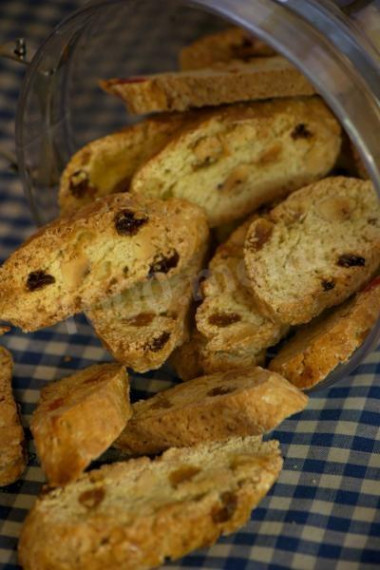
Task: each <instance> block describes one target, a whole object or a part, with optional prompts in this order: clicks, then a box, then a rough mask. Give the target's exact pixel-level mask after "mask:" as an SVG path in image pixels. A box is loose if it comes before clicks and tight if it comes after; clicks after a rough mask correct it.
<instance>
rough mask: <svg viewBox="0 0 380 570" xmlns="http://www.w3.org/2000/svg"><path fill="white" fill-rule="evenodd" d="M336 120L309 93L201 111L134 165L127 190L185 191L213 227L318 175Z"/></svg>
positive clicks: (328, 161) (327, 161) (330, 150)
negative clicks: (156, 150) (138, 165)
mask: <svg viewBox="0 0 380 570" xmlns="http://www.w3.org/2000/svg"><path fill="white" fill-rule="evenodd" d="M340 131H341V129H340V126H339V125H338V123H337V121H336V120H335V118H334V117H333V116H332V114H331V113H330V111H329V110H328V109H327V107H326V106H325V105H324V103H323V102H322V101H321V100H320V99H319V98H317V97H314V98H308V99H284V100H281V101H267V102H256V103H248V104H238V105H233V106H230V107H223V108H219V109H214V110H211V111H210V112H208V113H201V114H200V115H199V118H195V119H194V121H191V122H189V123H188V125H187V126H186V128H184V129H182V130H181V131H180V132H179V133H178V134H177V136H174V137H173V138H172V140H171V141H170V142H169V143H168V144H167V145H166V146H165V147H164V148H163V149H162V150H161V151H160V152H159V153H158V154H157V155H155V156H154V157H153V158H152V159H151V160H148V161H147V162H146V163H145V164H144V166H142V168H141V169H140V170H138V171H137V173H136V175H135V176H134V178H133V181H132V184H131V192H132V193H134V194H139V195H144V196H152V197H159V198H163V199H167V198H169V197H171V196H176V197H181V198H185V199H186V200H189V201H190V202H193V203H195V204H198V205H199V206H201V207H202V208H204V210H205V211H206V213H207V216H208V220H209V223H210V225H211V226H218V225H220V224H223V223H228V222H231V221H233V220H236V219H239V218H242V217H243V216H245V215H247V214H249V213H250V212H252V211H254V210H255V209H256V208H258V207H259V206H261V205H262V204H264V203H268V202H271V201H273V200H276V199H278V198H280V197H283V196H285V195H286V194H288V193H289V192H291V191H292V190H296V189H298V188H300V187H302V186H304V185H305V184H307V183H309V182H312V181H314V180H317V179H318V178H321V177H323V176H325V175H326V174H327V173H328V172H329V171H330V169H331V168H332V167H333V165H334V163H335V160H336V158H337V156H338V153H339V149H340V143H341V137H340Z"/></svg>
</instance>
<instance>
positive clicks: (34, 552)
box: [19, 437, 282, 570]
mask: <svg viewBox="0 0 380 570" xmlns="http://www.w3.org/2000/svg"><path fill="white" fill-rule="evenodd" d="M281 468H282V459H281V456H280V451H279V448H278V442H276V441H272V442H268V443H262V442H261V440H260V438H257V437H247V438H232V439H230V440H229V441H227V442H223V443H210V444H206V445H205V444H203V445H199V446H196V447H192V448H188V449H171V450H169V451H167V452H166V453H165V454H164V455H163V456H162V457H161V458H159V459H156V460H149V459H148V458H146V457H145V458H141V459H135V460H133V459H132V460H130V461H127V462H123V463H115V464H113V465H106V466H104V467H102V469H100V470H98V471H90V472H89V473H87V474H86V475H84V476H83V477H82V478H81V479H79V481H77V482H75V483H72V484H70V485H67V486H66V487H64V488H63V489H56V490H54V491H52V492H50V493H48V494H45V495H43V496H42V497H41V498H40V499H39V500H38V501H37V503H36V504H35V506H34V507H33V509H32V510H31V512H30V513H29V515H28V517H27V519H26V521H25V524H24V527H23V529H22V532H21V538H20V542H19V560H20V563H21V565H22V566H23V568H24V570H51V569H52V568H54V570H69V569H70V570H84V569H87V568H88V569H90V568H91V570H104V569H105V568H107V570H120V568H123V570H143V569H145V570H146V569H148V568H153V567H156V566H159V565H160V564H163V563H164V561H165V559H177V558H180V557H181V556H184V555H185V554H187V553H189V552H191V551H192V550H194V549H196V548H201V547H203V546H206V545H207V546H210V545H211V544H213V543H214V542H215V541H216V540H217V539H218V537H219V536H220V535H222V534H230V533H232V532H234V531H235V530H237V529H238V528H239V527H241V526H243V525H244V524H245V523H246V522H247V521H248V519H249V517H250V513H251V510H252V509H253V508H254V507H255V506H256V505H257V504H258V503H259V502H260V500H261V499H262V498H263V497H264V496H265V495H266V494H267V493H268V491H269V489H270V488H271V487H272V485H273V484H274V482H275V481H276V479H277V478H278V476H279V474H280V471H281Z"/></svg>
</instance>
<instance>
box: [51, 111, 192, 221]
mask: <svg viewBox="0 0 380 570" xmlns="http://www.w3.org/2000/svg"><path fill="white" fill-rule="evenodd" d="M186 120H187V118H186V116H185V115H183V114H180V113H178V114H164V115H160V116H157V117H150V118H147V119H145V120H144V121H142V122H141V123H137V124H136V125H133V126H131V127H126V128H125V129H123V130H122V131H119V132H116V133H113V134H110V135H107V136H105V137H103V138H100V139H97V140H94V141H92V142H90V143H89V144H87V145H86V146H84V147H83V148H81V149H80V150H79V151H78V152H76V153H75V154H74V156H73V157H72V158H71V160H70V162H69V163H68V165H67V166H66V168H65V170H64V171H63V174H62V177H61V181H60V187H59V205H60V208H61V213H62V214H63V215H66V214H68V213H69V212H72V211H73V210H75V209H78V208H80V207H82V206H84V205H86V204H90V203H92V202H93V201H94V200H95V199H96V198H100V197H102V196H106V195H108V194H112V193H115V192H126V191H128V188H129V184H130V181H131V179H132V176H133V174H134V173H135V172H136V170H137V169H138V168H139V167H140V166H141V165H142V164H143V162H144V161H146V160H147V159H148V158H151V157H152V156H153V155H154V154H155V153H156V152H158V150H159V149H160V148H161V147H162V146H163V145H164V144H165V143H166V142H168V141H169V139H170V137H171V136H172V135H173V134H174V133H175V132H176V131H177V130H178V128H180V126H181V125H182V124H183V122H184V121H186Z"/></svg>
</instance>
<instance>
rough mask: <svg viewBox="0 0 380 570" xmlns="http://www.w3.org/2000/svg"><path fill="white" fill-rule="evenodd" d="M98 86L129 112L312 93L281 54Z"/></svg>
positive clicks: (110, 81) (113, 80) (165, 109)
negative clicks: (120, 101) (121, 103)
mask: <svg viewBox="0 0 380 570" xmlns="http://www.w3.org/2000/svg"><path fill="white" fill-rule="evenodd" d="M100 84H101V87H103V89H104V90H105V91H107V92H109V93H111V94H112V95H116V96H118V97H120V98H121V99H122V100H123V101H124V102H125V103H126V105H127V108H128V111H129V112H130V113H131V114H146V113H152V112H157V111H161V112H162V111H186V110H188V109H192V108H196V107H209V106H216V105H224V104H229V103H236V102H238V101H251V100H258V99H269V98H278V97H281V98H282V97H296V96H300V95H313V94H314V93H315V90H314V87H313V86H312V85H311V84H310V83H309V82H308V81H307V79H306V78H305V77H304V76H303V75H302V73H300V72H299V71H298V70H297V69H296V68H295V67H293V66H292V64H291V63H289V62H288V61H287V60H286V59H284V58H283V57H281V56H275V57H264V58H255V59H253V60H252V61H251V62H249V63H244V62H239V61H235V62H232V63H227V64H216V65H215V66H214V67H212V68H209V69H199V70H195V71H188V72H179V73H164V74H159V75H152V76H147V77H131V78H127V79H109V80H106V81H101V83H100Z"/></svg>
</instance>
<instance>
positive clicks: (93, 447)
mask: <svg viewBox="0 0 380 570" xmlns="http://www.w3.org/2000/svg"><path fill="white" fill-rule="evenodd" d="M131 415H132V409H131V406H130V403H129V383H128V376H127V375H126V372H125V369H124V368H123V367H122V366H119V365H117V364H97V365H94V366H91V367H90V368H86V369H85V370H81V371H80V372H77V373H76V374H74V375H73V376H69V377H67V378H64V379H63V380H59V381H58V382H53V383H51V384H49V385H48V386H46V388H44V389H43V390H42V392H41V399H40V403H39V405H38V407H37V408H36V410H35V412H34V414H33V417H32V421H31V430H32V433H33V436H34V439H35V444H36V448H37V453H38V456H39V458H40V460H41V464H42V468H43V470H44V472H45V474H46V477H47V480H48V482H49V484H50V485H51V486H59V485H66V484H67V483H69V482H70V481H74V480H75V479H77V478H78V477H79V476H80V475H81V473H83V471H84V470H85V468H86V467H87V466H88V465H89V464H90V462H91V461H93V460H94V459H96V458H97V457H99V455H101V454H102V453H103V452H104V451H106V450H107V449H108V447H110V445H111V444H112V443H113V441H114V440H115V439H116V438H117V437H118V436H119V435H120V433H121V431H122V430H123V428H124V427H125V425H126V423H127V421H128V419H129V418H130V417H131Z"/></svg>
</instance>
